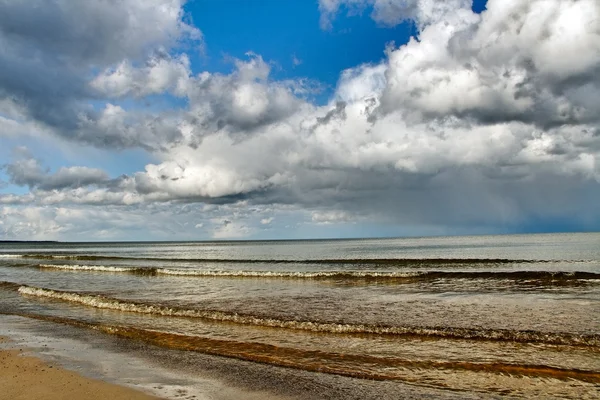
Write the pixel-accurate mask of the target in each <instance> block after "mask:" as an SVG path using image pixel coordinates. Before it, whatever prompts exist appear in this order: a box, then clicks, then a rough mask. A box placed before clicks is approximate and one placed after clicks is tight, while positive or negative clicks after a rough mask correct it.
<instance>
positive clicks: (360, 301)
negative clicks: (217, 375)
mask: <svg viewBox="0 0 600 400" xmlns="http://www.w3.org/2000/svg"><path fill="white" fill-rule="evenodd" d="M0 281H1V282H0V312H1V313H3V314H9V315H18V316H24V317H27V318H29V319H30V320H32V321H46V322H51V323H53V324H59V325H60V326H69V327H78V328H84V329H92V330H94V331H96V332H103V333H104V334H107V335H109V336H111V337H118V338H120V339H119V340H129V341H134V342H144V343H149V344H152V345H157V346H159V347H160V348H161V349H162V350H161V351H166V352H169V351H172V352H178V354H180V353H181V352H182V351H183V352H189V354H204V355H210V356H217V357H227V359H238V360H244V361H250V362H257V363H261V364H262V365H268V366H272V367H287V368H290V370H296V371H298V373H300V372H299V371H303V372H302V373H307V372H318V373H319V374H328V375H327V376H346V377H350V378H354V379H359V380H363V379H366V380H371V381H378V382H382V385H383V384H385V385H386V386H385V387H386V388H388V389H386V390H389V385H393V384H394V383H397V384H398V385H404V384H410V385H412V387H414V390H415V391H416V392H418V391H419V390H421V389H422V390H425V388H427V390H429V389H434V390H441V392H436V393H444V391H447V393H448V394H449V395H450V394H452V395H455V394H456V393H462V394H464V395H477V396H483V397H486V396H488V397H495V396H515V397H528V398H531V397H544V398H574V399H575V398H576V399H580V398H597V397H599V396H600V234H598V233H585V234H548V235H511V236H473V237H439V238H414V239H368V240H366V239H365V240H323V241H281V242H272V241H265V242H212V243H209V242H196V243H190V242H185V243H77V244H75V243H45V244H27V243H13V244H9V243H8V244H0ZM324 376H325V375H324ZM381 387H383V386H381ZM419 388H421V389H419ZM373 390H374V391H376V390H377V388H376V387H375V388H373ZM423 393H424V392H423ZM375 394H376V393H375ZM375 398H376V396H375Z"/></svg>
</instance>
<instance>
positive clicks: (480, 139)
mask: <svg viewBox="0 0 600 400" xmlns="http://www.w3.org/2000/svg"><path fill="white" fill-rule="evenodd" d="M509 15H510V16H511V20H510V21H507V16H509ZM599 17H600V5H598V3H597V2H596V1H595V0H580V1H578V2H571V1H569V0H540V1H537V0H536V1H529V0H516V1H512V2H504V1H502V0H489V1H480V0H477V1H475V2H470V1H468V0H448V1H444V2H426V1H418V0H318V1H280V0H262V1H245V0H227V1H216V0H188V1H185V0H123V1H121V2H118V3H107V2H103V1H100V0H90V1H89V2H78V3H69V4H68V5H67V3H65V2H64V1H62V0H51V1H42V0H39V3H38V4H37V5H36V6H35V7H27V6H26V4H25V3H22V2H17V1H14V2H13V1H9V2H5V3H2V4H0V166H1V167H0V238H14V239H27V238H35V239H62V240H73V239H81V238H85V239H86V240H123V239H128V240H131V239H144V240H162V239H184V240H194V239H232V238H235V239H240V238H243V239H252V238H257V239H258V238H261V239H271V238H311V237H357V236H421V235H443V234H474V233H476V234H482V233H490V234H495V233H511V232H547V231H577V230H598V229H600V205H599V204H598V202H597V201H594V199H596V198H598V196H600V184H599V183H598V182H600V167H599V165H600V161H599V160H600V153H599V151H598V149H600V142H598V141H599V140H600V139H599V138H600V136H599V135H597V132H598V130H599V129H600V119H599V117H598V116H599V115H600V105H598V102H597V101H596V99H597V98H598V96H600V89H599V88H600V77H599V76H598V73H597V71H598V70H600V69H599V68H600V48H598V45H597V44H598V43H600V34H599V33H598V32H600V31H598V30H597V29H595V27H596V26H597V21H598V20H600V19H599ZM509 22H510V23H509ZM92 27H93V28H92ZM30 54H35V55H36V57H33V58H32V57H29V56H26V55H30Z"/></svg>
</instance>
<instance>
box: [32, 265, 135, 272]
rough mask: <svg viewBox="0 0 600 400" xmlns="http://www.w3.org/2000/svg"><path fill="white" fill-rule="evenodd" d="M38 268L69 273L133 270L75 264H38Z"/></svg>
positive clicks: (129, 269)
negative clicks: (67, 271)
mask: <svg viewBox="0 0 600 400" xmlns="http://www.w3.org/2000/svg"><path fill="white" fill-rule="evenodd" d="M39 267H40V268H47V269H61V270H69V271H97V272H129V271H131V270H133V269H132V268H129V267H112V266H105V265H77V264H73V265H70V264H64V265H55V264H40V265H39Z"/></svg>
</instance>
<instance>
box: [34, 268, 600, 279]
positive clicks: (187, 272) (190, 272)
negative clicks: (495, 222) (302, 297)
mask: <svg viewBox="0 0 600 400" xmlns="http://www.w3.org/2000/svg"><path fill="white" fill-rule="evenodd" d="M38 267H39V268H43V269H59V270H69V271H93V272H113V273H116V272H124V273H131V274H138V275H171V276H189V277H206V278H219V277H224V278H280V279H309V280H320V279H322V280H367V281H368V280H375V281H391V282H416V281H430V280H442V279H492V280H515V281H522V280H525V281H544V282H552V283H560V282H563V281H564V282H569V281H580V280H600V273H595V272H584V271H572V272H563V271H499V272H494V271H420V272H414V271H411V272H406V271H394V272H377V271H248V270H197V269H178V268H151V267H123V266H110V265H109V266H105V265H76V264H65V265H59V264H40V265H38Z"/></svg>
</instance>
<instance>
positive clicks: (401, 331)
mask: <svg viewBox="0 0 600 400" xmlns="http://www.w3.org/2000/svg"><path fill="white" fill-rule="evenodd" d="M18 291H19V293H21V294H23V295H27V296H36V297H45V298H52V299H57V300H63V301H67V302H72V303H78V304H82V305H86V306H90V307H95V308H101V309H109V310H115V311H126V312H135V313H141V314H152V315H160V316H169V317H187V318H201V319H205V320H212V321H218V322H229V323H235V324H242V325H253V326H262V327H269V328H285V329H295V330H303V331H312V332H325V333H336V334H384V335H406V334H408V335H419V336H437V337H447V338H459V339H483V340H507V341H517V342H541V343H551V344H571V345H591V346H599V345H600V337H598V335H588V336H586V335H570V334H561V333H549V332H532V331H512V330H504V329H501V330H493V329H479V328H473V329H471V328H454V327H410V326H406V327H404V326H379V325H367V324H337V323H331V322H316V321H296V320H282V319H278V318H269V317H259V316H252V315H240V314H237V313H230V312H224V311H214V310H194V309H181V308H170V307H165V306H160V305H151V304H142V303H134V302H128V301H123V300H119V299H115V298H109V297H104V296H97V295H89V294H82V293H75V292H63V291H56V290H51V289H44V288H36V287H32V286H21V287H19V289H18Z"/></svg>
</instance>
